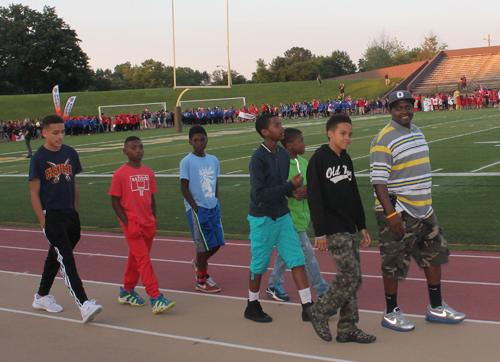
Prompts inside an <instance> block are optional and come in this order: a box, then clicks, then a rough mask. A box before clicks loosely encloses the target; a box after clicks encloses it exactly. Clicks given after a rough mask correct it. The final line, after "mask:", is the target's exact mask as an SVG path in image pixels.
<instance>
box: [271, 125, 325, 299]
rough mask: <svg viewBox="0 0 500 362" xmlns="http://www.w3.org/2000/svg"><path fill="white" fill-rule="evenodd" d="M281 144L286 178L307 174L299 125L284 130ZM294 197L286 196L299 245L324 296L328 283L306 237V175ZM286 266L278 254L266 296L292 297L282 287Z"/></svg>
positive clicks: (315, 284)
mask: <svg viewBox="0 0 500 362" xmlns="http://www.w3.org/2000/svg"><path fill="white" fill-rule="evenodd" d="M281 143H282V144H283V147H285V148H286V150H287V151H288V153H289V154H290V173H289V176H288V180H287V181H289V180H290V179H291V178H292V177H293V176H295V175H297V174H299V173H302V174H303V175H305V171H306V170H307V165H308V163H307V160H306V159H305V158H303V157H301V156H300V155H303V154H304V153H305V151H306V144H305V142H304V135H303V134H302V132H301V131H300V130H298V129H296V128H287V129H285V137H284V138H283V140H282V141H281ZM294 196H295V197H287V200H288V208H289V209H290V213H291V215H292V221H293V225H294V226H295V228H296V229H297V233H298V235H299V240H300V245H301V246H302V250H303V251H304V256H305V259H306V272H307V276H308V278H309V280H310V281H311V284H312V287H313V288H314V290H315V291H316V295H317V296H318V298H321V296H322V295H323V293H324V292H326V291H327V289H328V283H327V282H326V281H325V280H324V279H323V277H322V276H321V271H320V270H319V265H318V261H317V260H316V257H315V256H314V250H313V248H312V245H311V242H310V241H309V237H308V236H307V230H308V229H309V222H310V220H311V214H310V212H309V205H308V203H307V200H306V199H307V179H306V178H305V177H304V181H303V184H302V186H300V187H299V188H298V189H297V190H296V192H295V193H294ZM286 268H287V266H286V264H285V262H284V261H283V259H282V258H281V256H280V255H279V254H278V256H277V257H276V261H275V262H274V270H273V272H272V274H271V277H270V278H269V283H268V284H267V290H266V295H267V296H268V297H270V298H273V299H276V300H277V301H282V302H286V301H288V300H289V299H290V297H289V296H288V294H287V293H286V292H285V291H284V289H283V287H282V286H281V285H282V284H283V282H284V278H283V275H284V273H285V271H286Z"/></svg>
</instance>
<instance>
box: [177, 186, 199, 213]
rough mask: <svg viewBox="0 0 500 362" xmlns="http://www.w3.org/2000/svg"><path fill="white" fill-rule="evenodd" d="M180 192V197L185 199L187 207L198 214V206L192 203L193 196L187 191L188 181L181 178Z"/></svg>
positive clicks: (194, 202)
mask: <svg viewBox="0 0 500 362" xmlns="http://www.w3.org/2000/svg"><path fill="white" fill-rule="evenodd" d="M181 192H182V196H184V198H185V199H186V201H187V202H188V204H189V205H191V207H192V208H193V210H194V212H195V213H198V204H197V203H196V201H194V198H193V195H191V192H190V191H189V180H188V179H185V178H181Z"/></svg>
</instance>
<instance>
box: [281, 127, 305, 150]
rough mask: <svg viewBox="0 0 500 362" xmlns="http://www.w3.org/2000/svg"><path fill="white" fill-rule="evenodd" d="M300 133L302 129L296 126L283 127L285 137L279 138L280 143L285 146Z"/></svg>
mask: <svg viewBox="0 0 500 362" xmlns="http://www.w3.org/2000/svg"><path fill="white" fill-rule="evenodd" d="M301 134H302V131H301V130H300V129H297V128H285V137H284V138H283V139H282V140H281V144H282V145H283V147H285V148H286V145H287V144H288V143H291V142H293V141H295V139H296V138H297V137H298V136H300V135H301Z"/></svg>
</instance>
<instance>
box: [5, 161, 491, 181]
mask: <svg viewBox="0 0 500 362" xmlns="http://www.w3.org/2000/svg"><path fill="white" fill-rule="evenodd" d="M363 157H368V156H361V157H358V158H363ZM178 169H179V168H176V169H174V168H173V169H171V170H178ZM166 171H170V170H163V171H159V172H166ZM113 173H114V171H107V172H103V173H100V174H99V173H96V174H92V175H86V174H84V173H81V174H78V177H79V178H82V177H87V178H111V177H113V175H112V174H113ZM155 174H156V178H179V175H180V174H178V173H171V174H158V173H157V172H155ZM355 175H356V177H370V175H369V174H367V173H359V172H355ZM432 176H433V177H434V176H435V177H497V176H500V172H475V173H472V172H437V173H433V174H432ZM0 177H28V174H27V173H23V174H16V175H8V174H0ZM217 177H220V178H249V177H250V174H248V173H245V174H222V175H219V176H217Z"/></svg>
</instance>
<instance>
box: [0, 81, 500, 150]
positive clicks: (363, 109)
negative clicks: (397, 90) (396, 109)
mask: <svg viewBox="0 0 500 362" xmlns="http://www.w3.org/2000/svg"><path fill="white" fill-rule="evenodd" d="M414 98H415V106H414V108H415V111H442V110H464V109H480V108H488V107H498V99H499V92H498V90H497V89H488V88H487V87H481V88H480V89H476V90H475V91H474V92H472V93H465V94H461V93H460V91H459V90H456V91H455V92H453V93H437V94H429V95H424V96H422V95H420V94H414ZM387 102H388V100H387V99H386V98H382V97H379V98H377V99H370V100H368V99H366V98H358V99H353V98H351V97H350V96H349V97H347V98H345V99H344V98H343V97H342V96H339V98H337V99H335V100H331V99H327V100H326V101H324V100H322V101H317V100H316V99H313V100H312V101H303V102H292V103H280V104H279V105H274V106H272V105H270V104H265V103H262V105H261V106H260V107H258V106H256V105H254V104H252V105H251V106H250V107H246V106H243V107H242V108H240V109H238V108H234V107H229V109H228V108H224V109H222V107H207V108H190V109H186V110H184V111H183V112H182V124H183V125H184V126H192V125H195V124H201V125H217V124H224V123H235V122H252V121H254V120H255V118H256V117H258V116H259V115H261V114H265V113H274V114H276V115H277V116H279V117H281V118H282V119H284V120H288V119H300V118H309V117H312V118H314V119H317V118H320V117H330V116H331V115H333V114H347V115H365V114H379V113H388V112H389V111H388V107H387V104H388V103H387ZM28 124H29V127H28V126H27V125H28ZM173 126H174V113H173V112H169V111H165V110H159V111H156V112H155V111H149V110H148V109H145V110H144V111H143V112H142V113H141V114H140V115H139V114H132V113H128V114H117V115H114V116H105V115H104V114H102V115H101V116H81V117H71V118H69V119H68V120H67V121H66V125H65V130H66V135H68V136H79V135H91V134H96V133H104V132H125V131H133V130H139V129H148V128H149V129H158V128H167V127H173ZM26 129H28V130H29V133H30V134H29V137H30V138H31V139H37V138H41V137H42V132H41V125H40V121H39V119H38V118H37V119H36V120H30V119H25V120H24V121H17V122H15V121H8V122H4V121H1V120H0V141H12V140H16V138H17V139H18V140H20V139H22V138H24V135H25V134H26ZM21 136H23V137H21Z"/></svg>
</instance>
